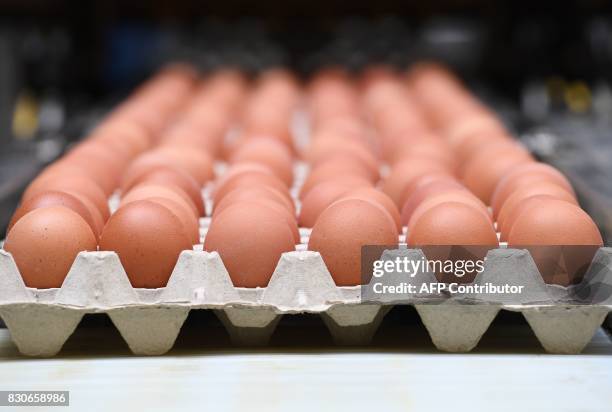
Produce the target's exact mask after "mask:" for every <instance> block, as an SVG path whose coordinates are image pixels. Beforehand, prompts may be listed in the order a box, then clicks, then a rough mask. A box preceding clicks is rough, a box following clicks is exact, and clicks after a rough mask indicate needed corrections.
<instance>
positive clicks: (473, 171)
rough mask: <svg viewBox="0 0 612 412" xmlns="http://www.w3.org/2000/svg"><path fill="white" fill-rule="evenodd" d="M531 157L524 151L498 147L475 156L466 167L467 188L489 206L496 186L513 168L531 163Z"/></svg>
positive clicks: (464, 173)
mask: <svg viewBox="0 0 612 412" xmlns="http://www.w3.org/2000/svg"><path fill="white" fill-rule="evenodd" d="M531 161H532V158H531V156H530V155H529V154H528V153H527V152H525V151H524V150H510V149H508V148H507V147H503V146H498V147H497V148H496V149H491V150H486V151H483V152H481V153H479V154H477V155H475V156H474V157H473V158H472V160H470V162H469V163H468V164H467V165H466V167H465V169H464V170H463V174H462V181H463V184H465V186H466V187H467V188H468V189H469V190H471V191H472V193H474V194H475V195H476V196H478V197H479V198H480V200H482V201H483V202H484V203H485V204H487V205H488V204H489V203H490V201H491V196H492V195H493V191H494V190H495V186H497V184H498V183H499V181H500V180H501V179H502V178H503V177H504V176H505V175H506V173H507V172H508V171H509V170H510V169H512V168H513V167H515V166H517V165H519V164H522V163H528V162H531Z"/></svg>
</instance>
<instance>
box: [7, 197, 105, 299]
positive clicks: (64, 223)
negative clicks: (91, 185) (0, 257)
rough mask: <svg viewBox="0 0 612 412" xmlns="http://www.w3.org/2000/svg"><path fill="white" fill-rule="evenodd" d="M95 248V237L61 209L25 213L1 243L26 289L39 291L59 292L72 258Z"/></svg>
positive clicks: (77, 217)
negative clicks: (52, 290) (57, 290)
mask: <svg viewBox="0 0 612 412" xmlns="http://www.w3.org/2000/svg"><path fill="white" fill-rule="evenodd" d="M96 247H97V242H96V236H95V235H94V233H93V231H92V230H91V227H89V225H88V224H87V222H86V221H85V220H84V219H83V218H82V217H81V216H80V215H79V214H78V213H76V212H74V211H73V210H71V209H69V208H67V207H63V206H50V207H44V208H39V209H34V210H32V211H31V212H29V213H27V214H26V215H24V216H23V217H22V218H21V219H19V220H18V221H17V223H15V225H14V226H13V228H12V229H11V231H10V232H9V233H8V235H7V237H6V242H5V243H4V249H5V250H6V251H7V252H10V253H11V254H12V255H13V258H14V259H15V263H16V264H17V267H18V268H19V272H20V273H21V276H22V278H23V281H24V282H25V284H26V286H28V287H31V288H39V289H48V288H59V287H60V286H61V285H62V283H63V282H64V279H65V278H66V275H67V274H68V270H69V269H70V267H71V266H72V263H73V262H74V259H75V258H76V255H77V254H78V253H79V252H82V251H95V250H96Z"/></svg>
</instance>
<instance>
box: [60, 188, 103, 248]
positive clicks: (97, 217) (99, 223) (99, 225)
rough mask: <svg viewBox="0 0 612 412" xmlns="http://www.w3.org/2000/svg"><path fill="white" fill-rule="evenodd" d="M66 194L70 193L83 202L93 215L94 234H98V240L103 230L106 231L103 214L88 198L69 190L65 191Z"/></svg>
mask: <svg viewBox="0 0 612 412" xmlns="http://www.w3.org/2000/svg"><path fill="white" fill-rule="evenodd" d="M64 193H68V194H70V195H72V196H74V197H76V198H77V199H79V200H80V201H81V203H83V204H84V205H85V206H86V207H87V210H89V213H90V214H91V217H92V220H93V222H94V225H95V228H94V233H95V234H96V239H98V238H99V237H100V235H101V234H102V229H104V223H106V221H105V220H104V218H103V217H102V213H100V211H99V210H98V208H97V207H96V205H95V204H94V203H93V202H92V201H91V200H89V198H87V196H83V195H82V194H80V193H77V192H74V191H69V190H67V191H65V192H64Z"/></svg>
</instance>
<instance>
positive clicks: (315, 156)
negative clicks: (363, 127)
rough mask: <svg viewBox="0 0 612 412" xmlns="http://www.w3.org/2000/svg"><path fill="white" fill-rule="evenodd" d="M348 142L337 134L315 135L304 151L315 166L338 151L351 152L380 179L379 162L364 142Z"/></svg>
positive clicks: (305, 155)
mask: <svg viewBox="0 0 612 412" xmlns="http://www.w3.org/2000/svg"><path fill="white" fill-rule="evenodd" d="M353 142H354V144H351V143H350V142H347V139H345V138H342V137H337V136H328V137H325V138H323V137H319V138H317V137H315V138H313V142H312V143H311V145H310V146H309V147H308V149H307V150H306V152H305V153H304V159H305V160H306V161H307V162H308V163H310V164H311V165H313V166H315V165H317V164H319V163H320V162H323V161H325V160H327V159H328V158H329V157H332V156H334V155H336V154H337V153H350V154H351V155H353V156H354V157H356V158H358V159H359V161H360V162H361V163H362V164H363V165H364V166H365V167H366V168H367V170H368V171H369V172H370V175H371V176H372V178H373V179H375V180H376V179H378V176H379V168H380V166H379V164H378V160H377V159H376V157H375V156H374V155H373V154H372V153H371V152H370V151H369V150H368V148H367V147H365V146H364V145H363V144H357V141H354V140H353Z"/></svg>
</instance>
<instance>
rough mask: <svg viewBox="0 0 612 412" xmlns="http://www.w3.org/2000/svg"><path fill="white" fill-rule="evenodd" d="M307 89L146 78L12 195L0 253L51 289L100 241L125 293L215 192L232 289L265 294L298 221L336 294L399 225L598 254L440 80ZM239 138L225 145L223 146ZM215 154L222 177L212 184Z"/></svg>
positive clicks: (475, 110) (411, 235) (174, 255)
mask: <svg viewBox="0 0 612 412" xmlns="http://www.w3.org/2000/svg"><path fill="white" fill-rule="evenodd" d="M305 90H306V93H305V96H304V95H303V93H302V91H301V87H300V85H299V83H298V82H297V80H296V79H295V78H294V77H293V76H292V75H291V74H290V73H289V72H286V71H283V70H273V71H270V72H267V73H265V74H264V75H262V76H260V77H259V78H258V79H257V81H256V82H255V84H254V86H253V87H252V88H250V87H249V84H248V82H247V81H246V79H245V77H243V76H242V75H241V74H240V73H239V72H235V71H229V70H226V71H221V72H219V73H216V74H213V75H211V76H209V77H207V78H206V79H204V80H203V81H198V79H197V76H196V75H195V73H194V72H193V71H192V70H190V69H189V68H187V67H184V66H173V67H171V68H169V69H166V70H164V71H162V72H161V73H159V74H158V75H157V76H155V77H154V78H153V79H152V80H151V81H149V82H147V83H146V84H145V85H143V86H142V87H140V88H139V89H138V90H137V91H136V92H135V93H134V94H133V95H132V96H131V97H130V98H129V99H128V100H127V101H126V102H125V103H123V104H122V105H120V106H119V107H118V108H117V109H116V110H115V111H114V112H113V113H112V114H111V115H110V116H109V117H108V118H107V119H105V121H104V122H103V123H102V124H101V125H100V126H99V127H97V128H96V129H95V130H94V131H93V132H92V133H91V135H90V137H89V138H88V139H86V140H85V141H84V142H83V143H81V144H79V145H78V146H77V147H76V148H74V149H73V150H72V151H71V152H69V153H68V154H67V155H66V156H65V157H64V158H63V159H61V160H60V161H58V162H56V163H55V164H53V165H52V166H50V167H49V168H48V169H47V170H45V172H43V173H42V174H41V175H40V176H39V177H38V178H37V179H36V180H35V181H34V182H32V184H31V185H30V187H29V188H28V190H27V191H26V193H25V194H24V199H23V202H22V205H21V206H20V208H19V210H18V211H17V212H16V214H15V216H14V218H13V221H12V222H11V230H10V231H9V235H8V236H7V242H6V245H5V248H6V249H7V250H9V251H11V253H13V254H14V256H15V260H16V262H17V264H18V266H19V268H20V270H21V271H22V274H24V280H25V281H26V284H27V285H28V286H33V287H58V286H59V285H61V281H62V280H63V278H64V277H65V276H66V272H67V270H68V268H69V267H70V265H71V263H72V261H73V260H74V257H75V256H76V253H77V252H78V251H81V250H96V248H97V247H98V243H99V248H100V249H101V250H112V251H115V252H117V253H118V255H119V258H120V260H121V262H122V264H123V266H124V268H125V269H126V272H127V274H128V277H129V279H130V281H131V282H132V285H133V286H135V287H148V288H154V287H162V286H164V285H165V284H166V282H167V280H168V278H169V276H170V274H171V272H172V269H173V267H174V265H175V264H176V261H177V259H178V255H179V254H180V252H181V251H182V250H189V249H191V247H192V245H193V244H194V243H199V241H200V239H199V228H198V218H199V217H202V216H204V214H205V207H204V203H203V200H202V195H201V190H202V188H203V186H205V185H206V184H208V183H209V182H212V181H213V180H214V193H213V195H214V196H213V202H214V209H213V216H212V222H211V225H210V227H209V229H208V233H207V235H206V238H205V243H204V248H205V249H206V250H208V251H217V252H219V254H220V255H221V257H222V259H223V261H224V263H225V265H226V267H227V269H228V272H229V274H230V277H231V278H232V281H233V282H234V284H235V285H236V286H241V287H258V286H266V285H267V283H268V282H269V279H270V277H271V276H272V272H273V270H274V268H275V267H276V264H277V262H278V260H279V258H280V256H281V254H282V253H283V252H288V251H291V250H294V248H295V244H296V243H299V241H300V235H299V231H298V223H299V225H300V226H303V227H311V228H312V233H311V235H310V239H309V244H308V248H309V249H310V250H316V251H318V252H320V253H321V255H322V257H323V259H324V261H325V263H326V265H327V266H328V268H329V270H330V273H331V274H332V277H333V278H334V280H335V281H336V283H337V284H338V285H355V284H359V283H361V281H362V279H360V255H361V247H362V246H363V245H368V244H381V245H395V244H397V241H398V234H400V233H401V232H402V226H407V227H408V232H407V237H406V242H407V243H408V244H409V245H411V246H424V245H482V246H486V247H487V248H493V247H496V246H497V245H498V240H497V235H496V233H495V229H494V223H493V221H494V220H496V221H497V229H498V231H500V232H501V238H502V240H508V242H509V244H511V245H525V244H537V243H540V244H589V245H590V244H594V245H599V244H601V236H600V235H599V232H598V231H597V228H596V227H595V225H594V223H593V222H592V220H591V219H590V217H589V216H588V215H586V213H584V212H583V211H582V210H581V209H580V208H579V207H578V206H577V202H576V200H575V195H574V193H573V190H572V188H571V185H570V184H569V183H568V182H567V179H565V177H564V176H563V175H562V174H560V173H559V172H558V171H556V170H555V169H553V168H552V167H550V166H547V165H544V164H541V163H538V162H536V161H535V160H533V159H532V157H531V155H530V154H529V153H528V151H527V150H526V149H525V148H523V147H522V146H520V145H519V144H518V143H517V142H516V141H515V140H514V139H513V138H512V137H511V136H510V134H509V133H508V132H507V130H506V129H505V128H504V127H503V125H502V124H501V122H499V120H497V119H496V118H495V117H494V116H493V115H492V114H491V113H490V112H489V111H488V109H486V108H485V107H484V106H483V105H482V104H481V103H479V102H478V100H476V99H475V98H474V97H473V96H472V95H471V94H470V93H469V92H468V91H467V90H466V89H465V87H464V86H463V85H462V84H461V83H460V82H459V81H458V80H457V79H456V78H455V77H454V76H453V75H452V74H451V73H449V72H448V71H446V70H445V69H444V68H441V67H439V66H434V65H419V66H417V67H415V68H414V69H413V70H411V72H409V73H408V75H407V76H403V75H401V74H399V73H397V72H395V71H393V70H391V69H388V68H385V67H376V68H372V69H371V70H369V71H367V72H366V73H364V75H363V76H362V77H361V79H359V81H357V82H356V81H355V80H354V79H353V78H351V77H350V76H349V75H348V74H347V73H346V72H344V71H342V70H340V69H329V70H324V71H322V72H320V73H319V74H317V75H316V76H315V77H314V78H313V80H312V81H311V82H310V83H309V84H308V85H307V87H306V89H305ZM167 96H171V97H168V98H166V97H167ZM302 103H303V104H304V105H305V107H306V109H307V112H308V115H309V120H310V126H311V130H310V143H309V145H308V146H307V147H306V148H305V150H304V151H303V152H301V153H299V156H301V157H302V159H303V160H304V161H306V162H307V164H308V165H309V167H310V173H309V175H308V177H307V178H306V180H305V181H304V182H303V185H302V187H301V190H300V193H299V199H300V200H301V208H300V211H299V215H298V216H297V218H296V210H295V205H294V203H293V199H292V198H291V196H290V195H289V187H290V186H291V185H292V183H293V180H294V176H293V166H294V156H295V155H296V153H297V149H296V147H295V146H294V144H293V136H292V130H291V125H292V123H293V113H294V111H295V109H296V108H297V107H299V106H300V105H301V104H302ZM236 123H237V124H239V125H240V127H239V129H238V133H237V135H238V137H237V139H234V140H233V141H232V140H231V139H230V140H228V139H225V137H226V135H227V134H228V131H229V130H231V128H232V127H233V125H234V124H236ZM220 157H223V158H225V159H226V160H227V161H228V163H229V167H228V171H227V173H226V174H224V175H223V176H220V177H219V178H217V179H216V180H215V176H214V173H213V162H214V160H215V159H217V158H220ZM383 164H387V165H389V167H390V170H389V172H388V173H384V168H382V169H381V166H382V165H383ZM381 170H383V173H382V180H381ZM117 188H119V189H120V192H121V203H120V205H119V209H118V210H117V211H116V212H115V213H114V214H113V215H112V216H110V219H109V215H110V211H109V209H108V202H107V198H108V196H109V195H110V194H111V193H113V192H114V191H115V190H116V189H117ZM487 206H491V210H492V214H491V213H490V212H489V209H488V208H487ZM58 208H59V209H61V212H58V211H57V209H58ZM54 214H55V215H57V216H59V217H58V219H54V218H53V215H54ZM51 221H52V222H51ZM561 222H562V223H563V225H561ZM90 235H91V236H90ZM32 238H34V239H32ZM60 240H61V241H60ZM28 265H29V266H30V267H27V266H28ZM49 268H51V269H50V270H49ZM43 270H44V273H43Z"/></svg>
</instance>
